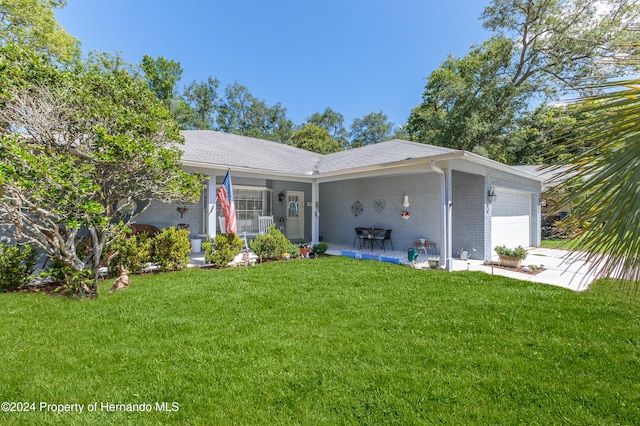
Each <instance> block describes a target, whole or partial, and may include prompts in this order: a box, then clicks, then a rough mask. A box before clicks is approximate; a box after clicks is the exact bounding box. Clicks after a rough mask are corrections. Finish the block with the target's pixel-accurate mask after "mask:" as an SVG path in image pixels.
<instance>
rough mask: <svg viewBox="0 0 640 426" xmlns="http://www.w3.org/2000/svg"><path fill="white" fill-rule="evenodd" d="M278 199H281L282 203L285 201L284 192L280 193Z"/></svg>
mask: <svg viewBox="0 0 640 426" xmlns="http://www.w3.org/2000/svg"><path fill="white" fill-rule="evenodd" d="M278 201H280V204H282V202H283V201H284V193H282V192H281V193H279V194H278Z"/></svg>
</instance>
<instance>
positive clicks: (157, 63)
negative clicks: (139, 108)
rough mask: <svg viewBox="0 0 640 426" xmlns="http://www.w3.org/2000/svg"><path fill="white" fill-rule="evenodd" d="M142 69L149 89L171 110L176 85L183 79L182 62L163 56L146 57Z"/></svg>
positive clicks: (143, 59) (141, 65) (143, 58)
mask: <svg viewBox="0 0 640 426" xmlns="http://www.w3.org/2000/svg"><path fill="white" fill-rule="evenodd" d="M140 68H141V69H142V71H143V72H144V75H145V77H146V79H147V81H148V82H149V88H150V89H151V90H152V91H153V92H154V93H155V94H156V96H157V97H158V99H160V100H161V101H162V102H163V103H164V105H165V106H166V107H167V108H169V107H170V106H171V100H172V99H173V95H174V92H175V90H176V85H177V84H178V81H180V78H181V77H182V67H181V66H180V62H177V61H174V60H172V59H166V58H164V57H162V56H158V57H157V58H156V59H153V58H152V57H151V56H149V55H144V56H143V57H142V62H141V63H140Z"/></svg>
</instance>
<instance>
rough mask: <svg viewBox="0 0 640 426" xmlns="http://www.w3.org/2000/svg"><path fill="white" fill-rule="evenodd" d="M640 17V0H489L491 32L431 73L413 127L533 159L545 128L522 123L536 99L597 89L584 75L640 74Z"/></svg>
mask: <svg viewBox="0 0 640 426" xmlns="http://www.w3.org/2000/svg"><path fill="white" fill-rule="evenodd" d="M639 15H640V3H638V2H637V1H634V0H584V1H578V2H574V1H567V0H558V1H547V0H493V1H492V2H491V3H490V5H489V6H488V7H487V8H486V9H485V11H484V13H483V15H482V19H483V21H484V26H485V28H486V29H488V30H489V31H491V32H492V34H493V35H492V37H491V38H490V39H488V40H487V41H485V42H484V43H483V44H482V45H481V46H474V47H472V48H471V50H470V52H469V53H468V54H467V55H465V56H464V57H462V58H455V57H453V56H451V57H449V58H448V59H447V60H446V61H445V62H443V63H442V64H441V66H440V68H439V69H438V70H436V71H434V72H433V73H431V75H430V76H429V78H428V80H427V84H426V86H425V90H424V94H423V101H422V103H421V104H420V105H418V106H417V107H416V108H414V109H413V110H412V111H411V115H410V117H409V120H408V123H407V128H406V130H407V133H408V134H409V135H410V138H411V139H412V140H415V141H418V142H423V143H429V144H434V145H441V146H446V147H450V148H454V149H464V150H467V151H472V152H475V153H477V154H481V155H485V156H488V157H490V158H492V159H494V160H498V161H502V162H509V163H516V162H517V163H522V162H527V163H535V162H537V161H538V159H540V158H541V156H540V155H539V153H538V152H537V147H536V145H537V144H538V143H539V140H538V137H539V136H541V135H540V134H536V133H537V132H535V131H534V132H527V130H528V127H527V123H526V121H527V120H525V121H524V122H519V120H520V119H521V118H522V117H523V116H525V118H526V115H525V113H526V112H527V111H528V107H529V105H530V104H531V102H530V101H531V99H539V100H542V101H545V100H557V99H558V98H559V97H560V95H561V94H564V93H566V92H567V91H568V90H570V89H575V88H577V89H579V90H581V91H582V92H583V93H587V92H589V91H593V90H594V87H593V86H588V85H586V84H584V81H585V78H590V79H596V80H597V79H602V78H603V77H604V76H610V75H624V74H633V73H637V72H638V62H637V61H636V60H633V59H627V58H637V57H638V53H639V50H640V43H638V41H637V28H636V23H637V22H638V16H639ZM591 81H593V80H591ZM576 82H579V84H576ZM533 103H534V104H535V103H536V102H533ZM542 136H544V135H542ZM559 136H560V137H562V135H559Z"/></svg>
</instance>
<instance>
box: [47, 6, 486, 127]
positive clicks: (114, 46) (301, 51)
mask: <svg viewBox="0 0 640 426" xmlns="http://www.w3.org/2000/svg"><path fill="white" fill-rule="evenodd" d="M488 3H489V0H486V1H481V0H449V1H429V0H422V1H420V0H387V1H383V0H368V1H365V0H342V1H336V0H324V1H320V0H315V1H314V0H226V1H221V0H209V1H207V0H202V1H193V0H182V1H180V2H177V1H175V0H173V1H166V0H127V1H125V0H68V2H67V6H66V7H65V8H63V9H59V10H57V11H56V16H57V18H58V21H59V22H60V23H61V24H62V26H63V27H64V28H65V29H66V30H67V32H69V33H70V34H72V35H73V36H75V37H77V38H78V39H79V40H80V41H81V42H82V50H83V52H84V53H85V54H86V53H87V52H89V51H92V50H96V51H99V52H110V53H114V52H120V53H121V54H122V56H123V57H124V59H125V60H126V61H128V62H130V63H135V64H138V63H140V61H141V59H142V56H143V55H145V54H148V55H150V56H152V57H154V58H155V57H158V56H164V57H165V58H167V59H173V60H176V61H178V62H180V64H181V66H182V68H183V70H184V72H183V75H182V80H181V81H180V83H179V89H180V91H182V87H183V86H184V85H186V84H188V83H190V82H191V81H193V80H197V81H203V80H206V79H207V77H208V76H212V77H217V78H218V79H219V80H220V82H221V88H220V90H219V92H220V93H222V91H223V89H224V87H225V86H226V85H227V84H230V83H233V82H235V81H237V82H238V83H240V84H243V85H245V86H247V87H248V89H249V91H250V92H251V94H252V95H253V96H255V97H257V98H259V99H262V100H264V101H265V102H266V103H267V104H268V105H273V104H275V103H277V102H280V103H281V104H282V106H284V107H285V108H286V109H287V115H288V117H289V118H291V119H292V120H293V121H294V123H296V124H301V123H303V122H304V121H305V120H306V119H307V118H308V117H309V116H310V115H311V114H313V113H314V112H321V111H324V109H325V108H326V107H330V108H332V109H333V110H334V111H337V112H339V113H341V114H343V115H344V117H345V126H347V127H348V126H349V125H350V124H351V122H352V121H353V119H354V118H361V117H363V116H364V115H366V114H368V113H370V112H373V111H376V112H377V111H383V112H384V113H385V114H387V116H388V117H389V120H390V121H391V122H393V123H394V124H395V125H399V124H401V123H403V122H405V121H406V120H407V118H408V116H409V113H410V111H411V109H412V108H413V107H414V106H416V105H417V104H418V103H420V100H421V96H422V91H423V89H424V86H425V77H426V76H428V75H429V74H430V73H431V72H432V71H433V70H435V69H437V68H438V66H439V65H440V63H441V62H442V61H443V60H445V59H446V57H447V55H448V54H453V55H456V56H463V55H465V54H466V53H467V52H468V50H469V47H470V46H471V45H472V44H474V43H481V42H483V41H484V40H485V39H487V38H488V34H487V33H486V32H485V30H484V29H483V28H482V22H481V21H480V14H481V13H482V10H483V9H484V7H485V6H486V5H487V4H488Z"/></svg>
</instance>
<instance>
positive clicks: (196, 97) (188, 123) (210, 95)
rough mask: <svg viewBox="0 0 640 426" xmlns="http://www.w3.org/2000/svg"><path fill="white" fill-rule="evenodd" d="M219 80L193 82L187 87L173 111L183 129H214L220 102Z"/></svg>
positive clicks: (175, 103) (175, 102) (211, 78)
mask: <svg viewBox="0 0 640 426" xmlns="http://www.w3.org/2000/svg"><path fill="white" fill-rule="evenodd" d="M218 86H220V81H219V80H218V79H217V78H213V77H209V78H208V79H207V81H202V82H196V81H193V82H191V84H189V85H188V86H187V87H185V89H184V91H183V94H182V98H179V99H176V100H174V103H173V104H172V106H171V110H172V111H173V112H174V116H175V117H176V121H178V124H180V126H181V127H182V128H183V129H189V130H195V129H212V128H213V124H214V114H215V109H216V106H217V101H218Z"/></svg>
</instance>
